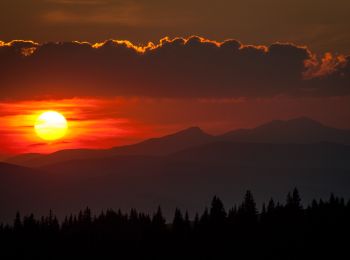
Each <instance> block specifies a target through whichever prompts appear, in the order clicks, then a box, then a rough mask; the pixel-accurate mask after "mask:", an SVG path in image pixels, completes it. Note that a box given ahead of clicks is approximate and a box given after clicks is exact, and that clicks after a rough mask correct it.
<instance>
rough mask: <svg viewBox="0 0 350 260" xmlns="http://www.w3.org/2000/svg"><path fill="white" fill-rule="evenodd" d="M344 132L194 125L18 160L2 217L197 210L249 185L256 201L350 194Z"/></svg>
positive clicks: (1, 187)
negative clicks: (292, 194)
mask: <svg viewBox="0 0 350 260" xmlns="http://www.w3.org/2000/svg"><path fill="white" fill-rule="evenodd" d="M349 144H350V130H341V129H335V128H331V127H327V126H324V125H322V124H320V123H318V122H316V121H314V120H311V119H308V118H297V119H292V120H288V121H281V120H276V121H272V122H270V123H267V124H264V125H261V126H259V127H257V128H254V129H240V130H235V131H231V132H228V133H225V134H223V135H218V136H213V135H209V134H207V133H205V132H203V131H202V130H201V129H200V128H198V127H191V128H188V129H185V130H183V131H180V132H177V133H174V134H171V135H167V136H163V137H160V138H152V139H148V140H146V141H143V142H140V143H137V144H132V145H127V146H120V147H113V148H111V149H105V150H91V149H73V150H62V151H58V152H55V153H52V154H23V155H19V156H16V157H12V158H9V159H8V160H7V161H6V162H2V163H0V209H1V210H0V212H1V213H0V221H9V220H11V219H12V218H13V216H14V214H15V211H16V210H21V211H22V212H25V213H30V212H34V213H36V214H45V213H47V212H48V210H49V209H53V210H54V211H55V212H56V213H57V214H58V215H59V216H61V217H62V216H63V215H65V214H69V213H71V212H74V211H76V210H78V209H81V208H84V207H86V206H89V207H91V208H92V209H93V210H100V209H105V208H109V207H113V208H118V207H120V208H123V209H130V208H131V207H137V208H138V209H140V210H145V211H151V210H153V209H155V208H156V207H157V205H158V204H160V205H162V207H163V208H164V212H165V214H166V215H167V216H170V214H171V212H172V211H173V210H174V208H175V207H180V208H183V209H192V212H190V213H192V214H193V213H194V212H195V211H200V210H203V208H202V207H203V205H205V204H207V203H208V200H209V199H210V198H211V196H214V195H220V196H221V197H222V198H223V200H224V201H225V202H226V203H228V204H231V205H232V204H233V203H235V202H236V201H240V200H241V196H242V194H243V193H244V191H245V190H247V189H251V190H252V191H253V192H254V193H255V195H256V198H257V201H258V202H259V201H261V200H267V199H268V198H269V197H271V196H273V197H275V198H278V199H280V200H284V195H285V192H286V191H288V190H289V189H292V188H294V187H298V188H299V189H300V191H301V192H302V193H303V197H304V198H306V199H308V198H311V197H320V198H322V197H326V196H329V195H330V193H331V192H335V193H337V194H339V195H342V196H345V197H348V198H350V189H349V188H350V146H349Z"/></svg>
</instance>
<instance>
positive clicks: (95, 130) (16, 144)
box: [0, 97, 350, 156]
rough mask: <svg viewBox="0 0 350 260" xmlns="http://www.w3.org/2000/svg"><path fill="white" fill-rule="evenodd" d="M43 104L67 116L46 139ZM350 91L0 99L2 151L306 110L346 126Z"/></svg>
mask: <svg viewBox="0 0 350 260" xmlns="http://www.w3.org/2000/svg"><path fill="white" fill-rule="evenodd" d="M46 110H56V111H58V112H60V113H62V114H63V115H64V116H65V117H66V118H67V120H68V124H69V131H68V133H67V135H66V136H65V137H64V138H62V139H61V140H58V141H55V142H51V143H50V142H45V141H43V140H42V139H40V138H39V137H37V136H36V134H35V132H34V128H33V126H34V123H35V120H36V118H37V116H38V115H39V114H40V113H41V112H43V111H46ZM344 111H350V97H338V98H336V97H335V98H334V97H333V98H287V97H278V98H277V97H275V98H265V99H262V98H258V99H244V98H241V99H232V98H231V99H230V98H228V99H165V98H163V99H160V98H159V99H155V98H136V97H135V98H122V97H116V98H104V99H102V98H100V99H96V98H95V99H92V98H90V99H83V98H72V99H64V100H39V101H14V102H2V103H0V116H1V117H0V126H1V127H0V133H1V136H2V138H1V140H0V146H1V147H2V150H1V154H2V156H5V155H10V154H18V153H28V152H41V153H48V152H53V151H56V150H61V149H69V148H83V147H84V148H109V147H113V146H118V145H124V144H130V143H135V142H138V141H141V140H143V139H146V138H150V137H157V136H161V135H165V134H168V133H172V132H175V131H178V130H181V129H183V128H187V127H190V126H200V127H202V128H203V130H204V131H207V132H208V133H211V134H220V133H223V132H225V131H229V130H232V129H237V128H245V127H248V128H249V127H255V126H257V125H259V124H262V123H265V122H267V121H270V120H273V119H289V118H293V117H299V116H309V117H312V118H314V119H316V120H319V121H321V122H323V123H325V124H327V125H330V126H334V127H339V128H350V123H349V120H348V118H349V113H348V112H347V113H344Z"/></svg>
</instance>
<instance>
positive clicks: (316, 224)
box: [0, 189, 350, 259]
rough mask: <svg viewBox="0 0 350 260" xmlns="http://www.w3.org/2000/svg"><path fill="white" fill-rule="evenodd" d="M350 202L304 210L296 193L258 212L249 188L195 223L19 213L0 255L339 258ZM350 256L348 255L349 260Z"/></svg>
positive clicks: (0, 233) (119, 215)
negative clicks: (236, 202)
mask: <svg viewBox="0 0 350 260" xmlns="http://www.w3.org/2000/svg"><path fill="white" fill-rule="evenodd" d="M349 236H350V202H349V201H345V200H344V199H343V198H339V197H336V196H334V195H331V196H330V198H329V199H328V200H318V201H316V200H313V201H312V203H311V204H310V205H309V206H307V207H303V206H302V203H301V198H300V195H299V192H298V190H297V189H294V191H293V192H291V193H288V195H287V199H286V202H285V203H283V204H281V203H278V202H275V201H274V200H273V199H271V200H270V201H268V203H266V204H263V206H262V209H261V210H260V211H258V209H257V206H256V203H255V201H254V198H253V195H252V193H251V192H250V191H247V192H246V194H245V197H244V200H243V202H242V203H241V204H239V205H236V206H234V207H232V208H230V209H228V210H227V209H226V208H225V207H224V205H223V203H222V201H221V200H220V198H218V197H214V198H213V200H212V203H211V205H210V207H208V208H206V209H205V210H204V212H202V213H201V214H196V215H195V216H194V217H192V218H190V216H189V215H188V213H187V212H182V211H181V210H180V209H176V210H175V214H174V218H173V220H172V221H171V223H167V222H166V220H165V218H164V216H163V214H162V210H161V208H160V207H159V208H158V210H157V211H156V212H155V213H154V214H153V215H148V214H144V213H141V212H137V211H136V210H135V209H132V210H131V211H130V212H129V213H123V212H121V211H120V210H118V211H114V210H112V209H109V210H106V211H104V212H101V213H100V214H98V215H93V214H92V213H91V210H90V209H89V208H86V209H85V210H83V211H81V212H79V214H77V215H70V216H67V217H66V218H65V219H64V221H62V223H60V222H59V221H58V220H57V218H56V217H55V216H54V215H53V213H52V212H50V214H49V215H48V216H44V217H41V218H35V217H34V216H33V215H29V216H24V217H21V216H20V213H17V214H16V217H15V219H14V222H13V224H11V225H1V226H0V245H1V249H0V258H1V259H11V258H21V259H65V258H68V259H72V258H73V257H74V258H77V259H81V258H92V257H94V258H96V259H101V258H104V257H106V258H107V257H108V259H316V258H318V259H324V258H329V259H334V258H337V257H340V256H343V259H347V258H349V257H350V253H349V250H348V247H349V242H350V239H349ZM344 256H345V258H344Z"/></svg>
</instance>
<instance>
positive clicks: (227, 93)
mask: <svg viewBox="0 0 350 260" xmlns="http://www.w3.org/2000/svg"><path fill="white" fill-rule="evenodd" d="M0 89H1V92H0V98H1V99H27V98H31V99H33V98H39V99H40V98H48V97H50V98H68V97H77V96H143V97H169V98H174V97H176V98H181V97H183V98H186V97H190V98H192V97H196V98H197V97H198V98H208V97H209V98H230V97H233V98H239V97H273V96H280V95H282V96H297V97H300V96H312V97H319V96H347V95H349V94H350V56H341V55H338V56H334V55H332V54H330V53H326V54H325V55H323V56H321V57H320V56H318V55H316V54H314V53H312V52H311V51H310V50H309V49H308V48H307V47H301V46H297V45H294V44H292V43H274V44H272V45H270V46H263V45H261V46H255V45H244V44H242V43H241V42H239V41H237V40H226V41H223V42H216V41H212V40H208V39H205V38H201V37H198V36H192V37H189V38H173V39H169V38H163V39H161V40H160V42H159V43H158V44H154V43H149V44H148V45H147V46H138V45H134V44H133V43H131V42H129V41H120V40H108V41H105V42H102V43H96V44H91V43H87V42H56V43H44V44H39V43H35V42H33V41H22V40H17V41H12V42H8V43H5V42H0Z"/></svg>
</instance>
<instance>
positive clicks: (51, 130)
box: [34, 111, 68, 141]
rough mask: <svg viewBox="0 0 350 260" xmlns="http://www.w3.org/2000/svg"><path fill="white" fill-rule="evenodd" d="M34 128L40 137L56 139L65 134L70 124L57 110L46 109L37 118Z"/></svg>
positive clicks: (50, 139) (48, 139)
mask: <svg viewBox="0 0 350 260" xmlns="http://www.w3.org/2000/svg"><path fill="white" fill-rule="evenodd" d="M34 129H35V132H36V134H37V135H38V136H39V137H40V138H42V139H44V140H47V141H54V140H58V139H60V138H62V137H63V136H65V134H66V133H67V129H68V124H67V120H66V118H65V117H64V116H63V115H62V114H60V113H58V112H56V111H46V112H44V113H42V114H41V115H40V116H39V117H38V118H37V120H36V122H35V124H34Z"/></svg>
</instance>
